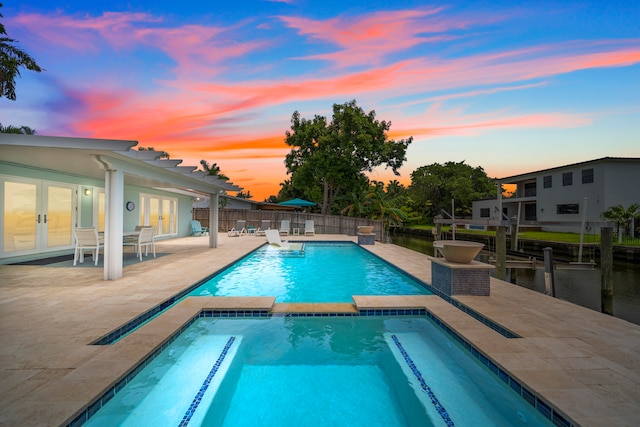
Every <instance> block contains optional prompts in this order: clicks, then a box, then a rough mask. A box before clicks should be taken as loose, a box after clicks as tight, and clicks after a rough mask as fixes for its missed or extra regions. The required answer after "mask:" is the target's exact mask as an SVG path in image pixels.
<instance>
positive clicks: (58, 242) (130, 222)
mask: <svg viewBox="0 0 640 427" xmlns="http://www.w3.org/2000/svg"><path fill="white" fill-rule="evenodd" d="M137 144H138V143H137V142H136V141H121V140H105V139H89V138H67V137H50V136H34V135H13V134H0V215H1V216H0V230H1V231H2V238H1V239H0V264H9V263H12V262H19V261H21V260H28V259H38V258H43V257H48V256H55V255H62V254H68V253H71V252H73V248H74V241H73V230H74V228H76V227H95V228H97V229H98V231H100V232H104V241H105V245H104V246H105V249H104V260H105V262H104V278H105V280H115V279H118V278H120V277H122V242H123V232H125V231H130V230H134V228H135V227H136V225H152V226H154V228H155V230H156V235H157V237H158V238H170V237H182V236H188V235H190V234H191V224H190V220H191V210H192V201H193V199H194V198H195V197H204V198H210V199H212V200H215V203H214V204H213V205H214V206H217V205H218V203H217V202H218V197H219V196H220V195H221V194H223V193H224V192H225V191H240V190H241V188H239V187H237V186H235V185H233V183H230V182H227V181H224V180H221V179H218V178H216V177H211V176H208V175H206V174H205V173H204V172H201V171H197V170H196V169H197V168H196V166H180V163H182V160H168V159H167V160H164V159H159V158H158V157H159V155H160V154H162V153H161V152H155V151H138V150H134V149H133V147H135V146H136V145H137ZM217 215H218V211H217V209H212V211H211V212H210V223H211V224H217V221H218V216H217ZM213 229H215V228H213ZM209 246H210V247H216V246H217V233H210V237H209Z"/></svg>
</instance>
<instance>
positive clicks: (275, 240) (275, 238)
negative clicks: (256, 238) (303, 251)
mask: <svg viewBox="0 0 640 427" xmlns="http://www.w3.org/2000/svg"><path fill="white" fill-rule="evenodd" d="M265 236H267V242H269V244H270V245H276V246H279V247H281V248H284V249H286V248H288V247H289V242H287V241H286V240H285V241H282V240H280V232H279V231H278V230H276V229H273V230H265Z"/></svg>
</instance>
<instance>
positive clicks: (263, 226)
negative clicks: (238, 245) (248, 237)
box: [256, 219, 271, 236]
mask: <svg viewBox="0 0 640 427" xmlns="http://www.w3.org/2000/svg"><path fill="white" fill-rule="evenodd" d="M267 230H271V221H269V220H268V219H263V220H262V224H261V225H260V227H259V228H258V229H257V230H256V236H265V235H266V234H265V232H266V231H267Z"/></svg>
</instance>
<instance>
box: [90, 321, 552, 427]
mask: <svg viewBox="0 0 640 427" xmlns="http://www.w3.org/2000/svg"><path fill="white" fill-rule="evenodd" d="M412 364H413V366H411V365H412ZM425 387H426V388H425ZM87 425H89V426H113V425H123V426H140V425H154V426H155V425H158V426H161V425H172V426H176V425H183V426H187V425H189V426H200V425H206V426H234V427H243V426H282V425H285V426H289V425H295V426H314V427H315V426H317V425H333V426H379V425H384V426H414V425H415V426H443V425H450V426H453V425H457V426H470V425H473V426H498V425H499V426H549V425H551V424H550V423H549V422H548V421H547V420H546V419H544V418H543V417H542V416H541V415H540V414H538V413H537V412H536V411H535V410H533V408H532V407H531V406H530V405H529V404H527V403H526V402H525V401H524V400H523V399H522V398H521V397H519V396H518V395H516V394H515V393H513V392H512V391H511V390H510V388H509V387H508V386H507V385H506V384H504V383H502V382H501V381H499V380H498V378H497V377H496V376H495V375H494V374H492V373H491V372H490V371H489V370H488V369H487V368H486V367H485V366H484V365H482V364H480V363H479V362H478V361H477V359H475V358H474V357H472V356H471V355H470V354H469V353H468V352H467V351H466V350H464V349H463V348H462V347H460V346H459V345H458V344H457V343H456V342H455V341H452V340H451V339H450V338H449V336H448V335H446V334H445V333H444V332H443V331H442V329H441V328H439V327H438V326H437V325H435V324H434V323H433V322H432V321H431V320H429V319H428V318H424V317H402V318H392V317H341V318H338V317H336V318H317V317H314V318H310V317H307V318H300V317H272V318H263V319H246V318H245V319H211V318H200V319H198V320H196V321H195V322H194V323H193V324H192V325H191V326H190V327H189V328H187V329H186V330H185V331H184V332H183V333H182V334H181V335H180V336H179V337H178V338H177V339H176V340H175V341H174V342H173V343H172V344H171V345H170V346H169V347H168V348H167V349H165V350H164V351H163V352H162V353H160V355H159V356H158V357H156V358H155V359H154V360H153V361H152V362H150V363H149V364H148V365H147V366H146V367H145V368H144V369H143V370H141V372H140V373H139V374H138V375H137V376H136V377H134V378H133V379H132V380H131V381H130V382H129V383H128V384H127V385H126V386H124V387H123V388H122V389H121V390H120V391H119V392H117V393H116V394H115V396H114V397H113V398H112V399H111V400H110V401H109V402H108V403H106V404H105V405H104V406H103V407H102V408H101V409H100V410H99V411H98V412H96V414H95V415H93V416H92V417H91V418H90V419H89V421H88V423H87Z"/></svg>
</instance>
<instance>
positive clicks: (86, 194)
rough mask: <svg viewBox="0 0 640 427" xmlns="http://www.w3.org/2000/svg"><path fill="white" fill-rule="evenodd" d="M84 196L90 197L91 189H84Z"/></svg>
mask: <svg viewBox="0 0 640 427" xmlns="http://www.w3.org/2000/svg"><path fill="white" fill-rule="evenodd" d="M84 195H85V196H90V195H91V189H90V188H85V189H84Z"/></svg>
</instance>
